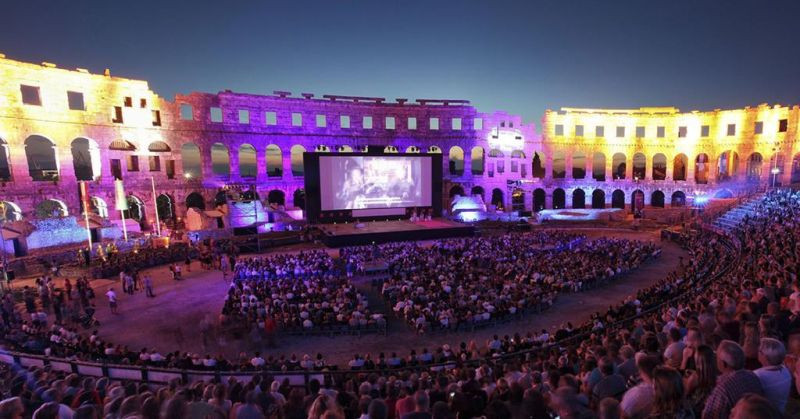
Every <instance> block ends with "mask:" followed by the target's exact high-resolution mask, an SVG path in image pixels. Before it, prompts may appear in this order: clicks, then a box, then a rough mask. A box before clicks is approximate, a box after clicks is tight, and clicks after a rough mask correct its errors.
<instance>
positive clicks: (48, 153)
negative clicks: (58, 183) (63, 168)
mask: <svg viewBox="0 0 800 419" xmlns="http://www.w3.org/2000/svg"><path fill="white" fill-rule="evenodd" d="M25 155H26V156H27V157H28V173H30V175H31V178H33V180H34V181H54V180H58V158H57V157H56V145H55V143H53V142H52V141H50V140H49V139H47V138H45V137H42V136H41V135H31V136H30V137H28V138H27V139H26V140H25Z"/></svg>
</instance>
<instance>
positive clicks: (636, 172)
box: [633, 153, 647, 180]
mask: <svg viewBox="0 0 800 419" xmlns="http://www.w3.org/2000/svg"><path fill="white" fill-rule="evenodd" d="M645 176H647V157H645V155H644V154H642V153H636V154H634V155H633V178H634V179H638V180H642V179H644V178H645Z"/></svg>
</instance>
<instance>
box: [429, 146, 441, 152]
mask: <svg viewBox="0 0 800 419" xmlns="http://www.w3.org/2000/svg"><path fill="white" fill-rule="evenodd" d="M428 153H436V154H442V149H441V148H439V146H438V145H432V146H430V147H428Z"/></svg>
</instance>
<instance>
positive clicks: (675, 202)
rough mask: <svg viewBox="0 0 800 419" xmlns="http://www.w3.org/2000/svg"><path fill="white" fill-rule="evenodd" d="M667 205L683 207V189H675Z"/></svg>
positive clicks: (684, 201)
mask: <svg viewBox="0 0 800 419" xmlns="http://www.w3.org/2000/svg"><path fill="white" fill-rule="evenodd" d="M669 205H670V206H671V207H685V206H686V194H685V193H684V192H683V191H675V192H673V193H672V197H671V199H670V203H669Z"/></svg>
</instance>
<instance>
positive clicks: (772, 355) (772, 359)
mask: <svg viewBox="0 0 800 419" xmlns="http://www.w3.org/2000/svg"><path fill="white" fill-rule="evenodd" d="M784 358H786V346H784V344H783V342H781V341H779V340H778V339H773V338H761V343H760V344H759V346H758V362H760V363H761V365H763V366H765V367H771V366H779V365H781V364H783V360H784Z"/></svg>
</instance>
